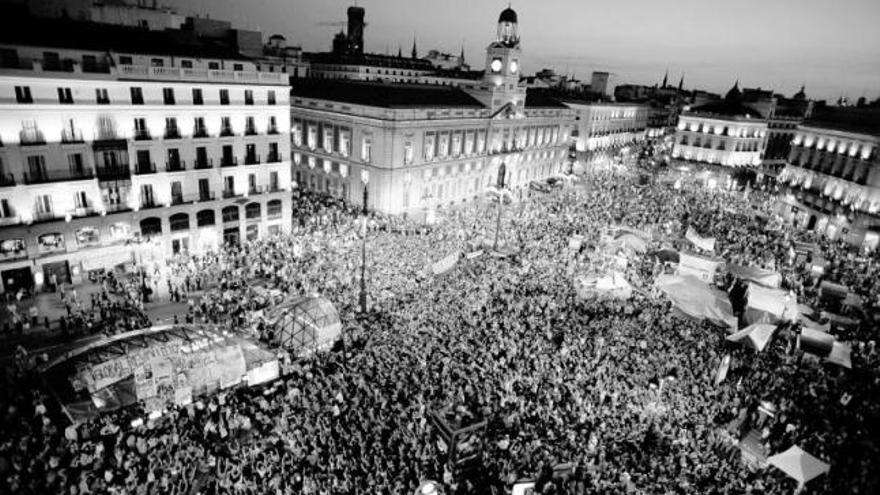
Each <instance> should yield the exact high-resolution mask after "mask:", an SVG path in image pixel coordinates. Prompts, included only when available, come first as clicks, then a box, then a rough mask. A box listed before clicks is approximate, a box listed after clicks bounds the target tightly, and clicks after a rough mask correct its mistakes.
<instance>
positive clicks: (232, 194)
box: [223, 189, 241, 199]
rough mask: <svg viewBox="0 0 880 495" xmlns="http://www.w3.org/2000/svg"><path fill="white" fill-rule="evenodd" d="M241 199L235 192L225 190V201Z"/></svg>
mask: <svg viewBox="0 0 880 495" xmlns="http://www.w3.org/2000/svg"><path fill="white" fill-rule="evenodd" d="M239 197H241V194H236V193H235V191H230V190H228V189H224V190H223V199H228V198H239Z"/></svg>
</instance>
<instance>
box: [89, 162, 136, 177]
mask: <svg viewBox="0 0 880 495" xmlns="http://www.w3.org/2000/svg"><path fill="white" fill-rule="evenodd" d="M95 172H96V174H97V176H98V180H102V181H113V180H130V179H131V170H129V169H128V164H126V165H120V166H116V167H98V168H96V169H95Z"/></svg>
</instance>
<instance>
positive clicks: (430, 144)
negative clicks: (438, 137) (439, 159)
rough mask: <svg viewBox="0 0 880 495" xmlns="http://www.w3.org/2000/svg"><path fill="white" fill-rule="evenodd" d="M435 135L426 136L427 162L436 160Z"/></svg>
mask: <svg viewBox="0 0 880 495" xmlns="http://www.w3.org/2000/svg"><path fill="white" fill-rule="evenodd" d="M434 142H435V136H434V133H428V134H425V160H433V159H434Z"/></svg>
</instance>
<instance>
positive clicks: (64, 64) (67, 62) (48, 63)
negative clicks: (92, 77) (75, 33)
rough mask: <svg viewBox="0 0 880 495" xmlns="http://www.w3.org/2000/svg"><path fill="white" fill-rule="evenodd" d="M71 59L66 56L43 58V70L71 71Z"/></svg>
mask: <svg viewBox="0 0 880 495" xmlns="http://www.w3.org/2000/svg"><path fill="white" fill-rule="evenodd" d="M73 65H74V63H73V60H71V59H69V58H66V59H64V60H58V59H43V70H45V71H50V72H73Z"/></svg>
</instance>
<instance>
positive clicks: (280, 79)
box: [117, 65, 287, 84]
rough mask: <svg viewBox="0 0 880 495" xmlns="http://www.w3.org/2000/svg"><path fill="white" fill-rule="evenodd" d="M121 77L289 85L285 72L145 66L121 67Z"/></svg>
mask: <svg viewBox="0 0 880 495" xmlns="http://www.w3.org/2000/svg"><path fill="white" fill-rule="evenodd" d="M117 71H118V73H119V75H120V76H123V77H135V78H138V79H142V78H151V79H163V80H169V79H173V80H186V81H197V80H202V81H203V80H206V79H207V80H209V81H230V82H235V81H242V82H261V83H268V84H287V79H286V78H287V74H285V73H283V72H242V71H231V70H219V69H194V68H181V67H148V66H145V65H120V66H118V69H117Z"/></svg>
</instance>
